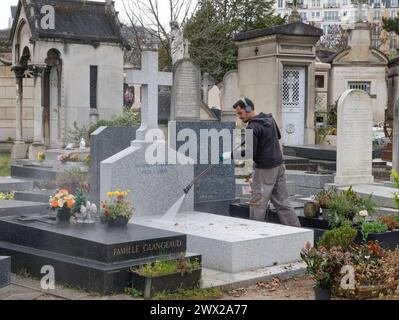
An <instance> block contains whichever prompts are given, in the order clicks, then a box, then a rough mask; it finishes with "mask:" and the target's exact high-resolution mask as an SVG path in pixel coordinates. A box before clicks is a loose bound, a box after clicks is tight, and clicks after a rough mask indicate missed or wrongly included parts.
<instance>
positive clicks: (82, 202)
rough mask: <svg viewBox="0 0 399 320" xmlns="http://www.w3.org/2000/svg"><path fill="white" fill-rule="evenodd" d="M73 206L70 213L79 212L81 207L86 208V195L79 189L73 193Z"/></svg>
mask: <svg viewBox="0 0 399 320" xmlns="http://www.w3.org/2000/svg"><path fill="white" fill-rule="evenodd" d="M75 201H76V202H75V205H74V207H73V209H72V212H74V213H75V212H80V207H81V206H86V202H87V201H88V194H87V193H86V192H85V191H84V190H83V189H81V188H77V189H76V192H75Z"/></svg>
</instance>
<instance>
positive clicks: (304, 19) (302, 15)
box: [300, 12, 307, 21]
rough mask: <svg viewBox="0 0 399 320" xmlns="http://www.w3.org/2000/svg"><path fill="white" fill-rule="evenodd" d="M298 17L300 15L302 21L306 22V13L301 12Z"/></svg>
mask: <svg viewBox="0 0 399 320" xmlns="http://www.w3.org/2000/svg"><path fill="white" fill-rule="evenodd" d="M300 15H301V19H302V21H306V20H307V14H306V12H301V13H300Z"/></svg>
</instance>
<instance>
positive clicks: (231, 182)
mask: <svg viewBox="0 0 399 320" xmlns="http://www.w3.org/2000/svg"><path fill="white" fill-rule="evenodd" d="M187 129H190V130H192V132H193V133H195V136H196V137H197V143H196V147H197V159H194V160H195V161H196V163H197V164H195V165H194V176H196V177H197V176H198V175H200V174H201V173H202V172H203V171H204V170H206V169H207V168H208V167H209V165H210V164H211V163H212V162H211V159H212V157H213V156H214V155H215V154H216V159H217V160H218V159H219V155H220V154H222V153H223V152H224V151H226V152H227V151H231V150H232V145H233V130H234V129H235V123H233V122H214V121H197V122H195V121H194V122H193V121H176V122H170V123H169V139H170V140H169V143H170V146H171V148H173V149H175V150H178V151H179V149H180V148H181V147H182V146H183V145H186V143H187V141H186V140H185V141H177V140H178V139H177V137H179V134H180V133H181V134H183V132H185V130H187ZM206 132H209V133H210V136H211V140H209V139H208V140H206V141H208V144H204V143H203V141H204V140H205V139H202V138H201V137H203V136H204V135H205V133H206ZM226 132H227V133H228V134H229V137H228V138H229V145H224V144H223V143H224V141H223V139H220V138H219V134H223V133H226ZM190 138H191V137H190ZM213 141H216V142H215V143H213ZM187 156H188V154H187ZM204 157H205V159H208V161H209V162H208V163H209V164H201V158H204ZM235 192H236V190H235V166H234V163H231V164H219V165H217V166H216V167H214V168H213V169H212V170H211V171H210V172H209V173H208V174H207V175H205V176H203V177H202V178H201V179H200V180H198V181H197V183H196V184H195V185H194V202H205V201H219V200H226V199H235Z"/></svg>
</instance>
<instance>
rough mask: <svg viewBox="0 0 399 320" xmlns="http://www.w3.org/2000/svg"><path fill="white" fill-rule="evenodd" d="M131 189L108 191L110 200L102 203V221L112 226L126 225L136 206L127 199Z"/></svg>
mask: <svg viewBox="0 0 399 320" xmlns="http://www.w3.org/2000/svg"><path fill="white" fill-rule="evenodd" d="M128 193H129V191H121V190H117V191H110V192H107V198H108V200H105V201H103V202H102V203H101V221H103V222H106V223H107V224H108V225H110V226H124V225H126V224H127V223H128V222H129V220H130V218H131V217H132V216H133V211H134V208H133V207H132V206H131V205H130V203H129V201H128V200H126V197H127V195H128Z"/></svg>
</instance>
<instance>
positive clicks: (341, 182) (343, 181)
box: [334, 176, 374, 186]
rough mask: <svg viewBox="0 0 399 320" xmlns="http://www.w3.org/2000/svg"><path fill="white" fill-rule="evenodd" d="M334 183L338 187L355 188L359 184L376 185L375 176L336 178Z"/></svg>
mask: <svg viewBox="0 0 399 320" xmlns="http://www.w3.org/2000/svg"><path fill="white" fill-rule="evenodd" d="M334 183H335V184H336V185H337V186H353V185H358V184H372V183H374V177H373V176H343V177H342V176H341V177H340V176H336V177H335V180H334Z"/></svg>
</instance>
